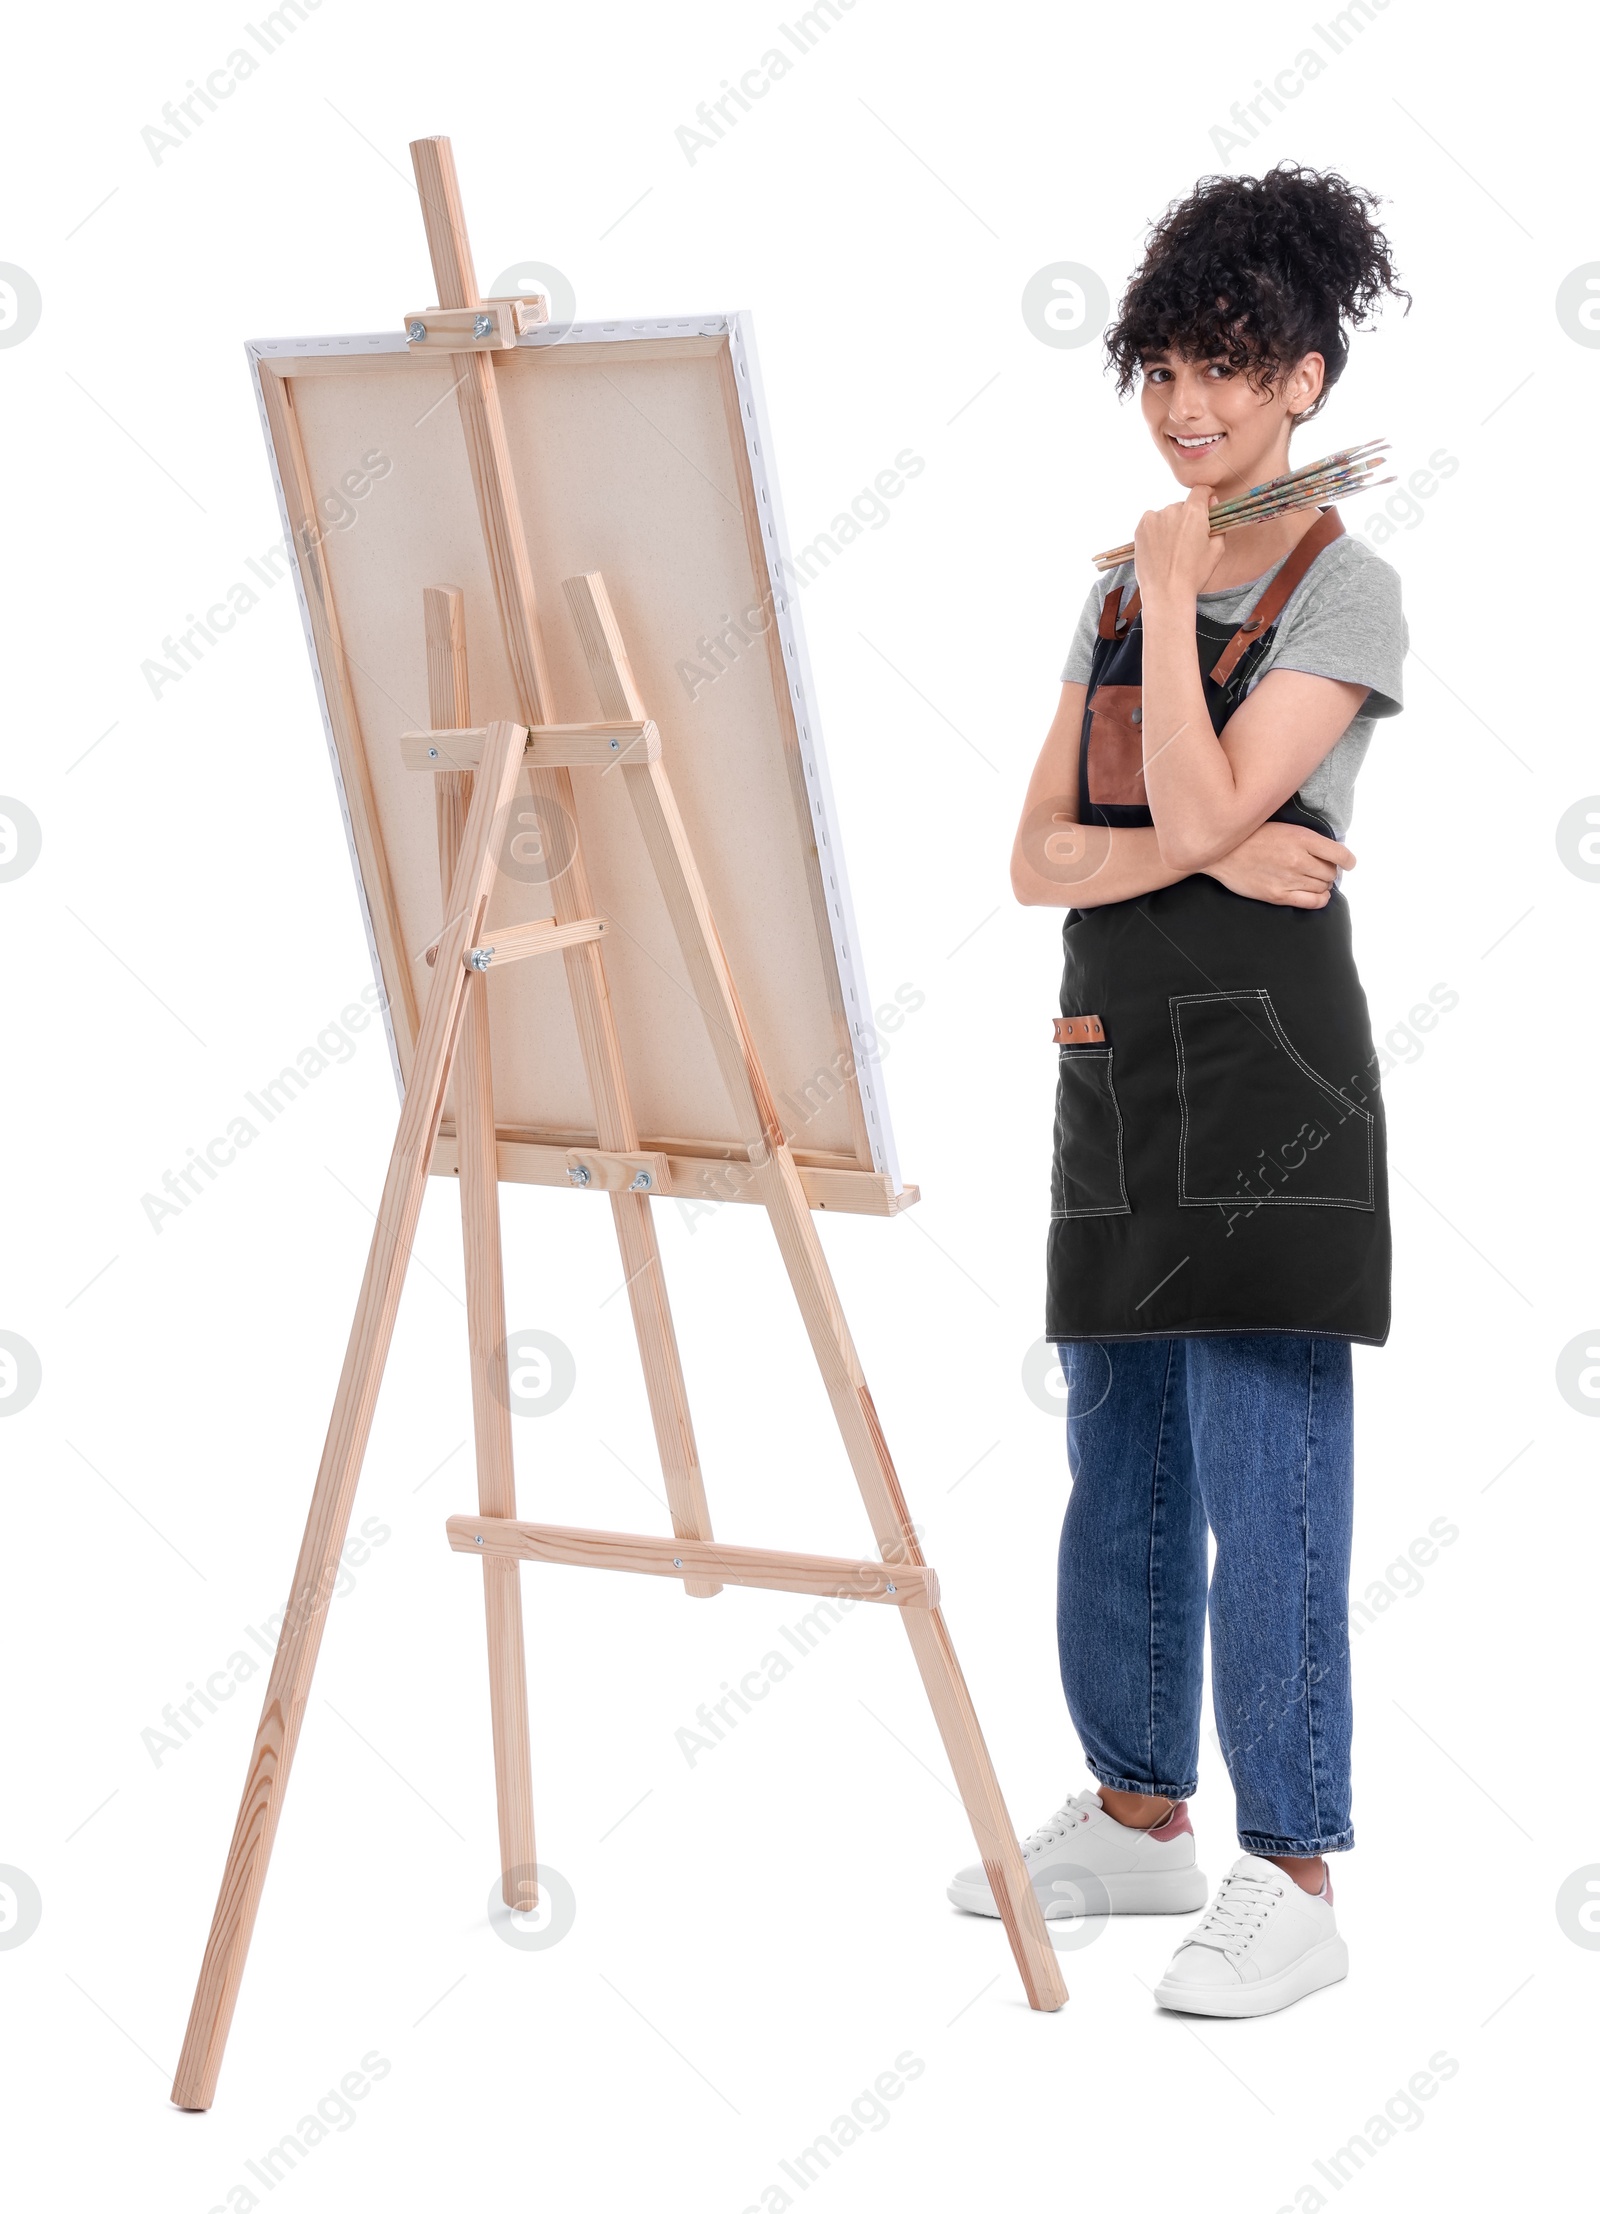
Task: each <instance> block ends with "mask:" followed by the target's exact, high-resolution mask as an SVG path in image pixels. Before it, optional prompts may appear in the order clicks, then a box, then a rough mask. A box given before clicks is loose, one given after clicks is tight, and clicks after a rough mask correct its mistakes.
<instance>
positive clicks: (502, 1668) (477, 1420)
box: [422, 584, 539, 1907]
mask: <svg viewBox="0 0 1600 2214" xmlns="http://www.w3.org/2000/svg"><path fill="white" fill-rule="evenodd" d="M422 621H423V636H424V638H425V640H426V644H427V652H428V717H429V720H430V722H431V723H432V725H433V727H434V729H435V730H464V729H465V728H466V727H467V725H468V724H469V723H470V722H471V720H472V710H471V705H470V693H469V684H468V675H467V619H466V601H465V598H464V595H463V594H462V592H461V591H460V589H459V588H458V587H457V586H455V585H438V584H430V585H428V586H426V587H425V588H424V590H423V594H422ZM471 797H472V778H471V777H470V776H468V775H463V774H460V773H457V774H452V775H447V776H441V777H440V778H439V780H438V784H437V787H436V803H437V823H438V835H439V874H440V881H441V886H442V889H443V893H444V899H445V903H446V908H447V910H448V905H449V898H450V886H451V883H452V881H453V879H454V877H455V872H456V864H457V861H458V860H459V858H460V854H461V841H462V837H463V834H464V831H465V827H466V820H467V811H468V807H469V805H470V802H471ZM488 994H489V982H488V978H487V977H485V976H482V975H473V976H471V977H469V978H468V980H467V987H466V997H465V1001H464V1004H463V1006H462V1010H461V1035H460V1038H459V1041H458V1043H457V1045H456V1058H455V1069H454V1094H455V1110H456V1168H457V1173H458V1181H459V1183H460V1187H461V1242H462V1252H463V1259H464V1263H465V1269H466V1283H467V1341H468V1346H469V1350H470V1353H471V1359H472V1430H473V1438H474V1441H475V1443H476V1447H477V1462H478V1511H479V1513H480V1514H483V1515H499V1516H503V1517H505V1518H507V1519H514V1518H515V1516H516V1512H517V1488H516V1476H515V1473H514V1463H513V1459H512V1452H511V1395H510V1390H509V1386H508V1379H507V1373H506V1345H505V1338H506V1295H505V1275H504V1270H503V1267H502V1263H501V1255H500V1176H499V1160H498V1157H497V1153H496V1146H495V1126H494V1075H493V1067H492V1062H491V1058H490V1040H489V997H488ZM483 1611H484V1625H485V1630H486V1632H487V1637H488V1647H489V1723H490V1730H491V1733H492V1736H493V1739H494V1784H495V1806H496V1811H497V1813H498V1817H499V1826H500V1896H501V1898H502V1899H503V1900H504V1901H505V1903H506V1905H507V1906H509V1907H517V1906H521V1907H531V1906H534V1905H536V1904H537V1903H538V1896H539V1886H538V1878H537V1876H536V1874H535V1864H536V1860H537V1855H536V1853H535V1851H534V1842H533V1774H532V1762H531V1755H530V1750H529V1743H528V1673H527V1665H526V1661H525V1659H524V1656H523V1645H522V1580H521V1575H520V1572H519V1571H518V1568H517V1566H516V1563H515V1562H514V1561H500V1560H493V1561H491V1560H485V1562H484V1564H483Z"/></svg>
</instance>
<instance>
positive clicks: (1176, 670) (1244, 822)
mask: <svg viewBox="0 0 1600 2214" xmlns="http://www.w3.org/2000/svg"><path fill="white" fill-rule="evenodd" d="M1143 677H1144V697H1143V707H1144V719H1143V730H1144V786H1145V792H1146V794H1147V795H1148V799H1149V805H1150V812H1151V814H1152V815H1153V816H1154V817H1155V822H1156V837H1157V840H1158V843H1159V846H1160V850H1161V853H1162V855H1163V856H1164V857H1165V858H1166V859H1168V860H1170V861H1171V862H1172V863H1173V864H1174V865H1175V866H1176V865H1179V864H1181V865H1182V867H1183V868H1184V869H1185V870H1193V869H1201V868H1204V867H1206V865H1207V864H1208V863H1210V862H1212V861H1217V860H1220V859H1221V858H1222V857H1223V855H1224V854H1225V853H1228V852H1230V851H1231V850H1232V848H1233V847H1234V846H1236V845H1237V844H1238V843H1239V840H1240V839H1241V838H1243V837H1246V836H1248V834H1249V832H1250V831H1252V830H1254V829H1255V827H1256V824H1255V822H1253V821H1250V820H1248V818H1247V814H1246V803H1244V802H1242V800H1241V795H1240V793H1239V790H1238V787H1237V785H1236V783H1235V780H1234V773H1233V767H1232V764H1231V763H1230V762H1229V759H1228V756H1227V754H1226V753H1225V752H1224V751H1223V749H1222V747H1221V746H1220V745H1219V744H1218V742H1217V734H1216V732H1215V731H1214V730H1213V729H1212V727H1211V715H1210V712H1209V710H1208V708H1207V706H1206V696H1205V687H1204V684H1203V683H1202V681H1201V676H1200V661H1199V655H1198V653H1197V652H1196V648H1195V601H1194V596H1193V594H1192V593H1191V594H1187V595H1180V594H1178V593H1176V592H1170V593H1166V594H1163V595H1161V596H1160V597H1158V598H1157V600H1156V601H1155V604H1154V605H1153V606H1152V605H1151V603H1150V602H1149V601H1148V600H1147V601H1146V602H1145V604H1144V669H1143ZM1267 812H1270V809H1269V810H1267Z"/></svg>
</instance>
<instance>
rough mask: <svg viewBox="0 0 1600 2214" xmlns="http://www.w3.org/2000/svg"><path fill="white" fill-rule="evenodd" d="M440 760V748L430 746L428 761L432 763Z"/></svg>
mask: <svg viewBox="0 0 1600 2214" xmlns="http://www.w3.org/2000/svg"><path fill="white" fill-rule="evenodd" d="M438 758H439V749H438V747H437V746H430V747H429V748H428V759H429V760H430V761H437V760H438Z"/></svg>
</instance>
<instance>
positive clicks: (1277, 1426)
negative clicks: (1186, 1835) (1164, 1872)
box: [1056, 1336, 1355, 1855]
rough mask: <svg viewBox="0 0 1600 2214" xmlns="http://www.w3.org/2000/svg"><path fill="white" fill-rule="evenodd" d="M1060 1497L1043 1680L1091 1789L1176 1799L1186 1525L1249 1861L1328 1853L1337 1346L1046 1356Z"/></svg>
mask: <svg viewBox="0 0 1600 2214" xmlns="http://www.w3.org/2000/svg"><path fill="white" fill-rule="evenodd" d="M1059 1350H1060V1354H1061V1366H1062V1369H1063V1371H1064V1373H1065V1376H1066V1380H1067V1385H1068V1398H1067V1455H1068V1460H1069V1463H1070V1466H1071V1470H1072V1478H1073V1483H1072V1496H1071V1499H1070V1501H1069V1503H1068V1506H1067V1517H1066V1522H1065V1525H1064V1526H1063V1529H1062V1532H1061V1561H1060V1573H1059V1583H1058V1587H1057V1589H1058V1599H1057V1616H1056V1630H1057V1637H1058V1640H1059V1643H1060V1648H1061V1681H1062V1685H1063V1687H1064V1689H1065V1691H1066V1694H1067V1706H1068V1709H1069V1711H1070V1713H1071V1715H1072V1720H1073V1724H1074V1726H1075V1728H1076V1730H1077V1732H1078V1736H1079V1738H1080V1739H1081V1740H1082V1744H1083V1750H1084V1754H1085V1757H1086V1758H1087V1760H1088V1764H1089V1768H1090V1770H1091V1772H1092V1773H1093V1774H1094V1775H1095V1776H1096V1777H1098V1779H1099V1780H1100V1782H1101V1783H1103V1784H1109V1785H1110V1786H1111V1787H1112V1788H1113V1789H1114V1790H1117V1791H1138V1792H1144V1793H1160V1794H1161V1795H1163V1796H1164V1797H1166V1798H1169V1799H1187V1798H1189V1797H1190V1796H1191V1795H1192V1794H1193V1792H1194V1790H1195V1789H1196V1785H1197V1781H1198V1779H1197V1775H1196V1770H1197V1768H1198V1766H1199V1755H1200V1686H1201V1659H1202V1652H1203V1647H1204V1639H1205V1625H1206V1609H1207V1589H1206V1530H1207V1527H1208V1525H1209V1527H1210V1529H1211V1532H1212V1534H1213V1535H1214V1536H1215V1538H1216V1545H1217V1551H1216V1565H1215V1568H1214V1570H1213V1572H1212V1575H1211V1581H1210V1615H1211V1673H1212V1704H1213V1709H1214V1712H1215V1715H1216V1722H1217V1736H1218V1738H1219V1740H1220V1741H1221V1745H1222V1754H1223V1758H1224V1759H1225V1761H1226V1762H1227V1764H1228V1773H1229V1775H1230V1776H1231V1777H1232V1779H1233V1790H1234V1800H1235V1805H1236V1809H1237V1820H1238V1829H1239V1842H1240V1844H1241V1845H1242V1846H1243V1847H1244V1849H1245V1851H1246V1852H1250V1853H1262V1854H1268V1853H1283V1854H1307V1855H1309V1854H1313V1853H1327V1852H1341V1851H1343V1850H1345V1849H1346V1848H1347V1847H1348V1846H1350V1845H1352V1844H1353V1843H1354V1842H1355V1833H1354V1832H1353V1830H1352V1829H1351V1827H1350V1634H1349V1582H1350V1523H1351V1511H1352V1493H1353V1488H1354V1487H1353V1468H1352V1462H1353V1405H1352V1393H1351V1374H1350V1346H1349V1343H1348V1341H1347V1340H1345V1339H1343V1338H1324V1337H1310V1336H1307V1337H1290V1336H1283V1337H1277V1336H1271V1337H1268V1336H1261V1337H1243V1336H1238V1337H1235V1336H1219V1337H1211V1338H1142V1339H1136V1340H1131V1341H1126V1342H1119V1343H1101V1342H1098V1341H1083V1342H1077V1343H1073V1344H1064V1345H1062V1346H1061V1347H1060V1348H1059Z"/></svg>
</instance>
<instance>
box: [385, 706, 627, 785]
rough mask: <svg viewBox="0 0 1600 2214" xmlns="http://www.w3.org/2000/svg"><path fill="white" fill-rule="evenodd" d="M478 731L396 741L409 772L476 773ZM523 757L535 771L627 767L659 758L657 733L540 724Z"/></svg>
mask: <svg viewBox="0 0 1600 2214" xmlns="http://www.w3.org/2000/svg"><path fill="white" fill-rule="evenodd" d="M483 745H484V732H483V731H482V730H408V731H407V732H406V733H405V734H404V736H403V737H402V738H401V740H400V758H401V760H402V761H403V762H404V763H405V765H406V767H407V768H408V769H422V770H427V771H429V772H431V774H433V775H435V776H442V775H444V774H445V773H446V772H448V771H450V770H457V769H475V768H476V767H477V766H478V764H479V762H480V761H481V760H482V759H483ZM524 758H525V759H526V760H527V762H528V765H529V766H530V767H531V768H535V769H610V768H614V767H615V766H616V764H617V763H618V762H619V761H620V762H626V763H627V765H628V766H629V767H630V768H634V767H637V766H639V765H640V764H641V763H643V762H646V761H659V760H660V759H661V733H660V731H659V730H657V728H656V726H655V724H654V723H652V722H650V721H648V720H646V721H642V722H615V723H543V724H541V725H540V727H539V728H538V729H537V730H530V731H529V733H528V743H527V749H526V753H525V756H524Z"/></svg>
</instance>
